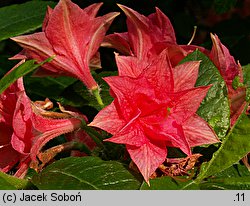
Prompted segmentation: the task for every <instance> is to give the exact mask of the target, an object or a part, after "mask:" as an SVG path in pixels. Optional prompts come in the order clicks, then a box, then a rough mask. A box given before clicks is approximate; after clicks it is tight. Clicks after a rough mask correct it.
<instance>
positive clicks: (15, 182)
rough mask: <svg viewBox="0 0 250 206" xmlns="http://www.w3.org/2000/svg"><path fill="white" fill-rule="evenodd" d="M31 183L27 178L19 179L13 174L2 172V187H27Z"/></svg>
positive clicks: (11, 188)
mask: <svg viewBox="0 0 250 206" xmlns="http://www.w3.org/2000/svg"><path fill="white" fill-rule="evenodd" d="M29 185H30V182H29V181H28V180H26V179H19V178H16V177H13V176H11V175H8V174H5V173H3V172H0V189H8V190H13V189H14V190H15V189H25V188H27V187H28V186H29Z"/></svg>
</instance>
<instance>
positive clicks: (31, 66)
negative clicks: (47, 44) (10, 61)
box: [0, 57, 52, 94]
mask: <svg viewBox="0 0 250 206" xmlns="http://www.w3.org/2000/svg"><path fill="white" fill-rule="evenodd" d="M51 60H52V58H51V57H50V58H48V59H46V60H45V61H44V62H41V63H40V64H35V62H36V61H35V60H29V61H26V62H24V63H23V64H21V65H19V66H18V67H16V68H15V69H12V70H11V71H10V72H9V73H8V74H6V75H5V76H4V77H3V78H2V79H1V80H0V94H1V93H2V92H3V91H4V90H5V89H7V88H8V87H9V86H10V85H11V84H12V83H14V82H15V81H16V80H17V79H19V78H20V77H22V76H24V75H26V74H28V73H30V72H32V71H34V70H35V69H37V68H38V67H40V66H41V65H43V64H44V63H46V62H49V61H51Z"/></svg>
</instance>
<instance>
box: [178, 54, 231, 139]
mask: <svg viewBox="0 0 250 206" xmlns="http://www.w3.org/2000/svg"><path fill="white" fill-rule="evenodd" d="M199 60H201V63H200V69H199V76H198V79H197V81H196V86H202V85H211V84H212V85H213V86H212V87H211V88H210V90H209V91H208V93H207V96H206V98H205V99H204V100H203V102H202V103H201V106H200V108H199V109H198V111H197V113H198V114H199V115H200V116H201V117H202V118H204V119H205V120H206V121H207V122H208V123H209V124H210V125H211V126H212V127H213V129H214V130H215V132H216V133H217V135H218V136H219V137H220V138H223V137H224V136H225V135H226V133H227V130H228V128H229V121H230V108H229V102H228V98H227V89H226V84H225V82H224V80H223V78H222V77H221V75H220V73H219V71H218V70H217V68H216V67H215V66H214V64H213V63H212V62H211V61H210V60H209V59H208V57H207V56H205V55H204V54H203V53H201V52H200V51H198V50H196V51H194V52H193V53H191V54H189V55H188V56H187V57H186V58H185V59H184V60H183V61H182V62H186V61H199Z"/></svg>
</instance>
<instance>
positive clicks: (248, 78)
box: [243, 64, 250, 102]
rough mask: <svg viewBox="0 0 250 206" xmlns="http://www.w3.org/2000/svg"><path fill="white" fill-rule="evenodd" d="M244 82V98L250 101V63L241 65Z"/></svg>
mask: <svg viewBox="0 0 250 206" xmlns="http://www.w3.org/2000/svg"><path fill="white" fill-rule="evenodd" d="M243 75H244V84H245V85H246V87H247V89H246V100H247V101H248V102H249V101H250V64H248V65H245V66H243Z"/></svg>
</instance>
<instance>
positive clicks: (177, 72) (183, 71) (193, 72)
mask: <svg viewBox="0 0 250 206" xmlns="http://www.w3.org/2000/svg"><path fill="white" fill-rule="evenodd" d="M199 66H200V62H199V61H192V62H185V63H183V64H180V65H178V66H176V67H175V68H174V69H173V75H174V90H175V92H178V91H182V90H186V89H191V88H193V87H194V86H195V83H196V80H197V78H198V73H199Z"/></svg>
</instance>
